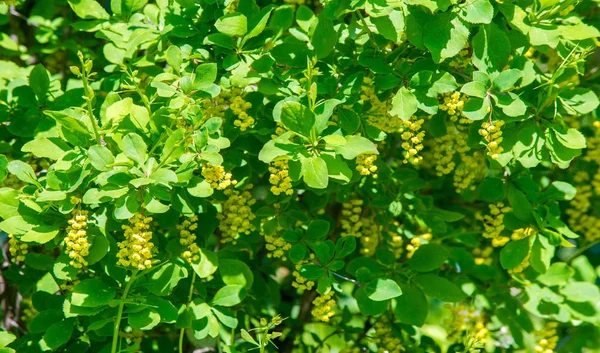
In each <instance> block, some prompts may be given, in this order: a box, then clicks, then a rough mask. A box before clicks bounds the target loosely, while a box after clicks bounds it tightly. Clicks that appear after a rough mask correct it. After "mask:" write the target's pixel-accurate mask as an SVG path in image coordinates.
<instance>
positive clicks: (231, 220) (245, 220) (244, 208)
mask: <svg viewBox="0 0 600 353" xmlns="http://www.w3.org/2000/svg"><path fill="white" fill-rule="evenodd" d="M250 189H252V184H249V185H248V186H246V188H245V189H244V190H243V191H238V190H232V189H228V190H225V195H226V196H227V197H228V198H227V201H225V202H224V203H223V209H222V213H219V214H218V215H217V218H218V219H219V221H220V222H219V230H220V231H221V243H223V244H227V243H233V244H235V243H236V240H237V239H238V238H239V237H240V234H250V232H252V231H254V230H255V229H256V227H254V225H252V220H254V218H256V216H255V215H254V213H252V208H251V207H252V205H254V204H255V203H256V200H255V199H254V198H253V197H252V194H251V193H250Z"/></svg>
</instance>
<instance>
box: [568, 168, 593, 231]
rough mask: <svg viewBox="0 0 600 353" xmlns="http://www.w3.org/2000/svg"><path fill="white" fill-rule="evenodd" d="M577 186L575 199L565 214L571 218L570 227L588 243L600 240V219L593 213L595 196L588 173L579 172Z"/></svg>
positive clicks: (575, 177)
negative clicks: (591, 211)
mask: <svg viewBox="0 0 600 353" xmlns="http://www.w3.org/2000/svg"><path fill="white" fill-rule="evenodd" d="M573 179H574V181H575V183H576V186H577V193H576V194H575V197H574V198H573V199H572V200H571V201H570V202H569V208H567V210H566V211H565V213H566V214H567V215H568V216H569V226H570V227H571V229H572V230H573V231H574V232H578V233H580V234H582V235H583V236H584V237H585V239H586V240H587V241H588V242H590V243H591V242H595V241H596V240H598V239H600V218H598V217H596V216H595V215H594V214H593V213H592V214H588V213H589V211H590V210H591V209H592V203H591V201H590V199H591V197H592V196H593V195H594V192H593V190H592V185H590V184H589V175H588V174H587V173H586V172H583V171H581V172H578V173H576V174H575V176H574V178H573Z"/></svg>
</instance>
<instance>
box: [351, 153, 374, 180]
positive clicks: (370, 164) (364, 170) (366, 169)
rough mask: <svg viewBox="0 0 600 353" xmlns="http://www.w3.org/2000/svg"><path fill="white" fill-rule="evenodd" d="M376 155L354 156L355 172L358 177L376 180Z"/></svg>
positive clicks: (362, 154)
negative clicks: (371, 177) (365, 176)
mask: <svg viewBox="0 0 600 353" xmlns="http://www.w3.org/2000/svg"><path fill="white" fill-rule="evenodd" d="M376 161H377V155H376V154H374V153H361V154H359V155H358V156H356V170H358V172H359V173H360V175H372V176H373V178H377V166H376V165H375V162H376Z"/></svg>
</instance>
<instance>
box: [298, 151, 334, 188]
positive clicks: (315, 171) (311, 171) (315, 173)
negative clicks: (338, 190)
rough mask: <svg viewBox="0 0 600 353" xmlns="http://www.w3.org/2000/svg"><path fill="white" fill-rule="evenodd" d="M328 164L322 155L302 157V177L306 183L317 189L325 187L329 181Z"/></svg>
mask: <svg viewBox="0 0 600 353" xmlns="http://www.w3.org/2000/svg"><path fill="white" fill-rule="evenodd" d="M328 175H329V172H328V170H327V164H326V163H325V161H324V160H323V158H321V157H316V156H314V157H309V158H303V159H302V177H303V179H304V182H305V183H306V185H308V186H309V187H311V188H315V189H324V188H326V187H327V184H328V183H329V176H328Z"/></svg>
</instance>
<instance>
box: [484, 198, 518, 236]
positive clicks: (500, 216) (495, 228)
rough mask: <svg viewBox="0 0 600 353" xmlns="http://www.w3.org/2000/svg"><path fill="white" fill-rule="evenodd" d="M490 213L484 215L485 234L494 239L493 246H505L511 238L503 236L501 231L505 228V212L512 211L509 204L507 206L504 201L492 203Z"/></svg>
mask: <svg viewBox="0 0 600 353" xmlns="http://www.w3.org/2000/svg"><path fill="white" fill-rule="evenodd" d="M489 208H490V214H489V215H485V216H483V227H484V231H483V236H484V237H485V238H488V239H492V246H493V247H499V246H504V245H505V244H506V243H508V241H509V240H510V238H509V237H505V236H501V235H500V233H502V231H503V230H504V214H505V213H508V212H510V211H512V209H511V208H510V207H509V206H505V205H504V203H503V202H498V203H496V204H490V205H489Z"/></svg>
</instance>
